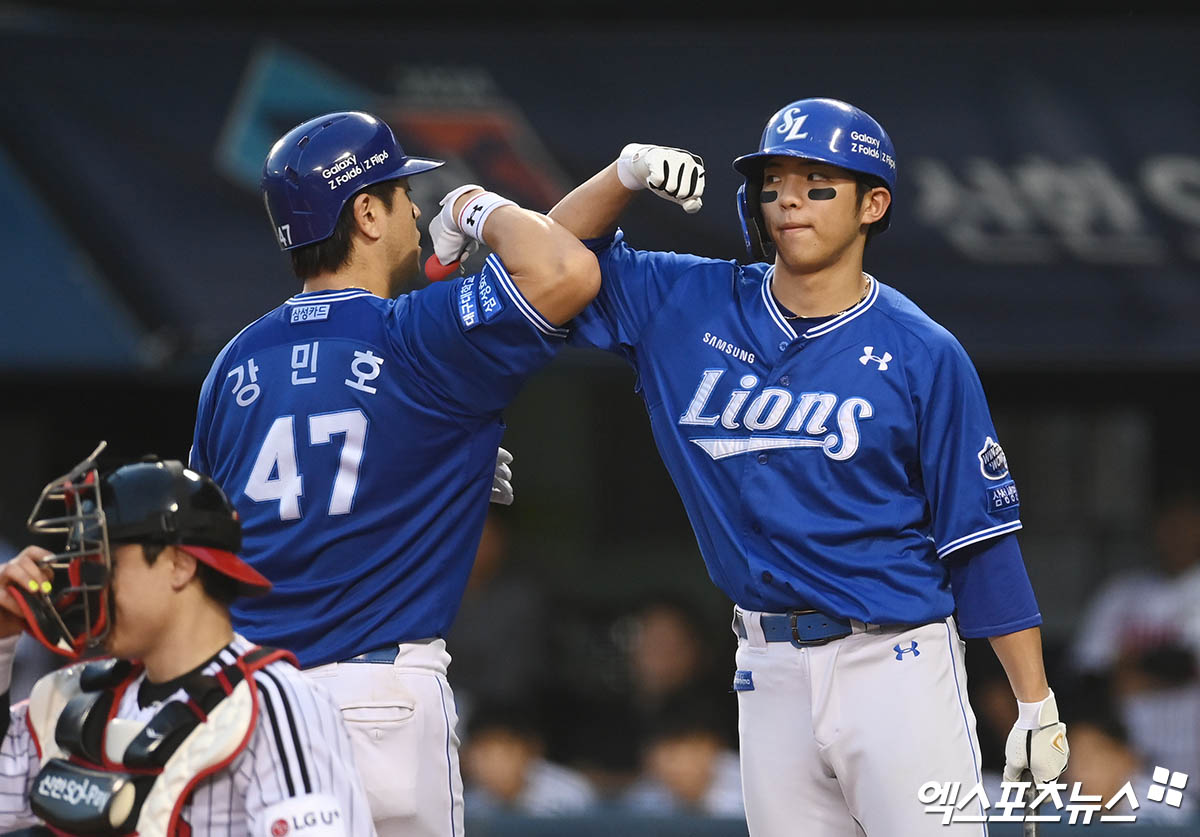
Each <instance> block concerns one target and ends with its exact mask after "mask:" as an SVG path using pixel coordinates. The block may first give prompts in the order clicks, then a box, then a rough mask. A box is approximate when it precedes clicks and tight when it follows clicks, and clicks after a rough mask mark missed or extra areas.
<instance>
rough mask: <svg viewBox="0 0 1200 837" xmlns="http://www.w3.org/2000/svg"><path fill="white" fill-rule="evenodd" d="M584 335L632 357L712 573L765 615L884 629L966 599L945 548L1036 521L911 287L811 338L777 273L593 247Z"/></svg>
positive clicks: (977, 389)
mask: <svg viewBox="0 0 1200 837" xmlns="http://www.w3.org/2000/svg"><path fill="white" fill-rule="evenodd" d="M591 246H592V247H593V249H594V250H595V251H596V254H597V256H598V258H599V260H600V267H601V271H602V277H603V281H602V286H601V290H600V294H599V296H597V298H596V300H595V301H594V302H593V303H592V305H591V306H590V307H589V308H588V309H587V310H585V311H584V312H583V313H582V314H581V315H580V316H579V317H578V318H576V320H575V321H574V323H573V325H572V334H571V337H570V342H571V343H572V344H574V345H584V346H592V347H596V348H600V349H605V350H608V351H612V352H618V353H621V354H623V355H624V356H625V357H626V358H627V360H628V361H629V363H630V364H631V365H632V366H633V368H634V370H635V371H636V372H637V380H638V389H639V390H640V392H641V394H642V397H643V398H644V399H645V402H646V409H647V410H648V412H649V414H650V422H651V426H652V429H653V433H654V438H655V441H656V443H657V445H658V449H659V451H660V453H661V454H662V458H663V461H664V463H665V464H666V466H667V469H668V471H669V472H670V474H671V477H672V478H673V480H674V482H675V485H676V487H677V488H678V490H679V493H680V496H681V497H682V499H683V503H684V506H685V508H686V510H687V513H688V517H689V519H690V520H691V523H692V526H693V528H694V529H695V532H696V537H697V540H698V541H699V545H700V551H701V553H702V555H703V556H704V561H705V563H706V565H707V567H708V571H709V575H710V576H711V577H712V579H713V581H714V582H715V583H716V584H717V586H718V587H720V588H721V590H723V591H724V592H725V594H726V595H728V596H729V597H730V598H731V599H732V600H733V601H734V602H736V603H737V604H738V605H740V606H742V607H743V608H746V609H749V610H762V611H784V610H788V609H791V608H796V607H801V606H811V607H814V608H817V609H820V610H822V611H824V612H826V613H830V614H834V615H837V616H841V617H844V618H852V619H858V620H861V621H863V622H874V623H922V622H926V621H931V620H934V619H941V618H944V617H946V616H948V615H949V614H950V613H951V612H953V610H954V598H953V596H952V594H951V590H950V585H949V580H948V572H947V569H946V567H945V565H944V564H943V562H942V559H943V558H945V557H946V556H947V555H950V554H951V553H953V552H955V551H956V550H958V549H961V548H963V547H965V546H968V545H971V544H975V543H979V542H981V541H984V540H987V539H989V538H994V537H996V536H999V535H1003V534H1005V533H1008V532H1013V531H1015V530H1017V529H1019V528H1020V527H1021V522H1020V518H1019V516H1018V496H1017V491H1016V486H1015V485H1014V484H1013V481H1012V479H1011V478H1010V477H1009V473H1008V465H1007V463H1006V462H1005V459H1004V453H1003V451H1002V450H1001V448H1000V445H999V444H998V442H997V435H996V431H995V428H994V427H993V425H992V420H991V416H990V414H989V410H988V406H987V401H986V399H985V397H984V393H983V388H982V386H981V385H980V382H979V377H978V375H977V374H976V372H975V369H974V366H973V365H972V364H971V361H970V359H969V358H968V357H967V354H966V352H965V351H964V350H963V348H962V346H961V345H960V344H959V343H958V341H957V340H956V339H955V338H954V336H953V335H951V334H950V332H948V331H947V330H946V329H944V328H943V327H941V326H940V325H938V324H937V323H935V322H934V321H933V320H931V319H930V318H929V317H928V316H927V315H926V314H925V313H924V312H922V311H921V310H920V309H919V308H917V306H916V305H914V304H913V303H912V302H911V301H910V300H909V299H907V298H906V297H905V296H904V295H902V294H901V293H899V292H898V291H896V290H895V289H893V288H890V287H888V286H886V285H884V284H883V283H881V282H879V281H877V280H876V279H874V278H872V277H867V282H868V289H867V293H866V296H865V297H864V298H863V299H862V300H861V301H860V302H859V303H858V304H857V305H855V306H853V307H852V308H850V309H849V310H847V311H845V312H843V313H841V314H840V315H838V316H836V317H834V318H832V319H828V320H826V321H824V322H821V323H819V324H818V325H815V326H813V327H811V328H808V329H807V330H806V331H802V332H797V330H796V329H795V328H794V327H793V322H796V321H795V320H791V319H789V318H788V316H787V315H786V314H785V312H784V311H783V310H782V309H781V308H780V306H779V305H778V304H777V302H776V300H775V297H774V295H773V293H772V290H771V285H772V280H773V273H774V268H773V267H770V266H768V265H766V264H752V265H740V264H738V263H736V262H732V261H721V260H716V259H706V258H701V257H698V256H691V255H684V254H678V253H665V252H645V251H639V250H634V249H632V248H631V247H629V246H628V245H627V244H626V243H625V241H624V235H623V233H622V232H620V231H617V233H616V234H615V235H614V236H613V237H612V238H611V239H609V240H602V241H598V242H597V241H593V242H591Z"/></svg>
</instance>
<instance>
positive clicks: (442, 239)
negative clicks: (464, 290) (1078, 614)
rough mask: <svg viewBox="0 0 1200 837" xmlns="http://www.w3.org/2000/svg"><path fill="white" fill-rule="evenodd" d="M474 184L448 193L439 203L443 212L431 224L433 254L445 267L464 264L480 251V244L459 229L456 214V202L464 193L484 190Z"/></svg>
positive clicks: (430, 233)
mask: <svg viewBox="0 0 1200 837" xmlns="http://www.w3.org/2000/svg"><path fill="white" fill-rule="evenodd" d="M482 188H483V187H482V186H477V185H475V184H474V183H468V184H466V185H465V186H459V187H458V188H457V189H454V190H452V191H450V192H447V193H446V196H445V197H444V198H442V199H441V200H440V201H438V205H439V206H441V208H442V209H441V211H440V212H438V214H437V215H435V216H434V218H433V220H432V221H430V222H429V237H430V238H431V239H432V240H433V254H434V255H435V256H437V260H438V261H439V262H441V263H442V264H444V265H449V264H453V263H454V262H463V261H466V260H467V258H468V257H469V256H470V255H471V254H472V253H474V252H475V251H476V250H477V249H479V244H478V242H476V241H475V240H474V239H472V238H471V237H470V236H469V235H467V234H466V233H464V232H463V231H462V230H460V229H459V228H458V218H456V217H455V214H454V202H455V201H456V200H458V198H459V196H460V195H462V194H463V193H464V192H470V191H472V190H474V189H482Z"/></svg>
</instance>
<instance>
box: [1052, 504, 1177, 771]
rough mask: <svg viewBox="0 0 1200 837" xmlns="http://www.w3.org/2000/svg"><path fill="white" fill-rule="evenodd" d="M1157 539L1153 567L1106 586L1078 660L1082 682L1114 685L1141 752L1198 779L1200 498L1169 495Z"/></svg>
mask: <svg viewBox="0 0 1200 837" xmlns="http://www.w3.org/2000/svg"><path fill="white" fill-rule="evenodd" d="M1152 534H1153V546H1154V550H1155V554H1154V563H1153V566H1146V567H1139V568H1138V569H1135V570H1129V571H1125V572H1121V573H1118V574H1117V575H1115V576H1114V577H1113V578H1111V579H1109V580H1108V581H1107V583H1105V584H1104V586H1103V587H1101V589H1100V590H1099V591H1098V592H1097V594H1096V596H1095V598H1094V599H1093V601H1092V602H1091V603H1090V605H1089V606H1088V608H1087V610H1086V611H1085V613H1084V617H1083V619H1082V621H1081V623H1080V627H1079V631H1078V633H1077V635H1076V637H1075V642H1074V646H1073V659H1074V664H1075V667H1076V670H1077V673H1078V674H1079V675H1080V676H1082V677H1091V678H1102V679H1107V680H1109V681H1110V682H1111V684H1112V688H1113V691H1114V696H1115V700H1116V706H1117V714H1118V716H1119V718H1120V720H1121V721H1122V723H1123V724H1124V725H1125V727H1126V728H1127V729H1128V731H1129V736H1130V740H1131V741H1132V742H1133V744H1134V746H1135V748H1136V749H1137V750H1139V751H1141V752H1143V753H1144V754H1145V755H1146V757H1147V758H1149V759H1150V760H1152V761H1153V762H1155V763H1156V764H1160V765H1163V766H1165V767H1169V768H1170V769H1172V770H1179V771H1183V772H1185V773H1188V774H1189V775H1193V776H1194V775H1197V774H1198V773H1200V678H1198V677H1197V672H1198V664H1197V663H1198V660H1200V495H1197V494H1196V493H1194V492H1179V493H1175V494H1173V495H1170V496H1169V497H1168V498H1167V499H1166V501H1165V502H1164V503H1163V504H1162V505H1161V506H1160V507H1159V509H1158V512H1157V514H1156V515H1155V520H1154V526H1153V533H1152ZM1067 723H1068V724H1070V723H1071V721H1070V718H1067ZM1071 746H1072V748H1074V747H1075V738H1074V732H1073V731H1072V735H1071ZM1074 761H1075V756H1074V755H1072V762H1073V763H1074ZM1189 790H1193V788H1189Z"/></svg>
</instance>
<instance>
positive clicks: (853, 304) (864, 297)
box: [783, 279, 871, 320]
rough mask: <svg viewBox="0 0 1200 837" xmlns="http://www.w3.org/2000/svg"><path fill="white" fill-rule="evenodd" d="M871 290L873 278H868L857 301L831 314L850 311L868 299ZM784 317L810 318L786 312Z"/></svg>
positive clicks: (836, 314) (836, 315)
mask: <svg viewBox="0 0 1200 837" xmlns="http://www.w3.org/2000/svg"><path fill="white" fill-rule="evenodd" d="M870 290H871V280H869V279H868V280H867V286H866V287H865V288H863V292H862V296H860V297H859V298H858V300H857V301H856V302H852V303H851V304H849V305H847V306H846V307H845V308H843V309H842V310H841V311H837V312H835V313H833V314H830V315H829V316H830V317H838V316H841V315H842V314H845V313H846V312H847V311H849V310H850V309H851V308H853V307H854V306H855V305H858V304H859V303H860V302H862V301H863V300H864V299H866V298H867V294H868V293H869V292H870ZM783 318H784V319H785V320H799V319H808V318H807V317H801V316H800V315H799V314H792V315H791V316H789V315H787V314H784V315H783Z"/></svg>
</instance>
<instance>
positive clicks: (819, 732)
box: [735, 609, 988, 837]
mask: <svg viewBox="0 0 1200 837" xmlns="http://www.w3.org/2000/svg"><path fill="white" fill-rule="evenodd" d="M735 610H736V611H737V612H738V613H740V614H741V616H742V620H743V624H744V626H745V631H746V633H747V638H745V639H743V638H740V637H739V639H738V650H737V667H738V675H737V678H736V680H735V687H737V688H738V689H739V691H738V692H737V695H738V731H739V736H740V739H741V759H742V789H743V794H744V795H745V801H746V819H747V823H748V825H749V828H750V834H751V835H752V837H795V835H804V837H863V835H866V837H930V835H945V837H966V835H970V836H971V837H981V835H986V834H987V825H986V823H982V822H981V823H956V822H952V823H950V824H949V825H945V826H943V825H942V817H941V815H940V814H938V813H926V812H925V805H924V804H923V803H921V802H920V800H919V799H918V797H917V792H918V789H919V788H920V786H921V785H922V783H924V782H926V781H938V782H952V781H954V782H961V783H962V787H963V788H964V789H966V788H972V787H974V786H975V784H976V783H978V782H979V781H980V761H979V742H978V739H977V738H976V734H975V715H974V713H973V712H972V711H971V707H970V704H969V703H968V702H967V690H966V687H967V683H966V672H965V669H964V665H963V652H964V645H963V643H962V641H961V640H960V639H959V636H958V632H957V630H956V629H955V627H954V622H953V619H952V618H948V619H946V620H945V622H934V623H931V624H928V625H922V626H920V627H916V628H907V629H903V630H889V629H882V628H878V627H874V626H864V625H863V624H862V623H855V626H854V627H855V633H853V634H852V635H850V636H847V637H844V638H842V639H836V640H833V641H831V642H829V643H827V644H825V645H813V646H807V647H800V648H798V647H796V646H794V645H793V644H792V643H790V642H766V641H765V639H764V637H763V632H762V627H761V625H760V623H759V621H758V620H759V617H760V616H761V614H759V613H756V612H753V611H743V610H740V609H735ZM914 643H915V645H914ZM746 672H749V674H746ZM750 686H752V687H753V688H752V689H751V688H749V687H750ZM962 813H963V814H971V815H975V816H978V817H984V816H985V815H986V814H987V813H988V812H987V811H985V810H983V809H982V807H980V806H979V805H977V804H974V803H972V809H971V810H966V809H964V810H963V812H962Z"/></svg>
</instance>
